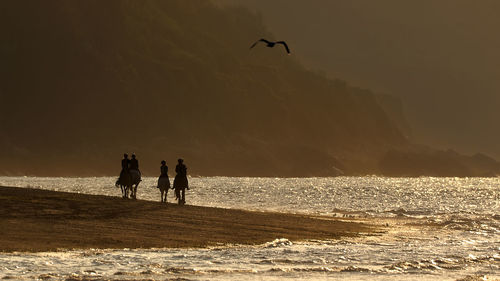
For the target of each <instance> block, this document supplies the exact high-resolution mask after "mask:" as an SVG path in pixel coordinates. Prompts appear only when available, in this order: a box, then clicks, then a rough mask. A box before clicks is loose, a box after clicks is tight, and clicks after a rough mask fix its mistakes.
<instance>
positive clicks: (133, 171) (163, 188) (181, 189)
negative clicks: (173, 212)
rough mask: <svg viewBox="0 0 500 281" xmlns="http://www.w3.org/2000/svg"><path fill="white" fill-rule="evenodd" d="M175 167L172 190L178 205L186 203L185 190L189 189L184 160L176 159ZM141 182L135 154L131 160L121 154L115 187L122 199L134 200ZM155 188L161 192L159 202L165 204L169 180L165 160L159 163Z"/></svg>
mask: <svg viewBox="0 0 500 281" xmlns="http://www.w3.org/2000/svg"><path fill="white" fill-rule="evenodd" d="M177 162H178V163H177V166H176V167H175V173H176V175H175V179H174V184H173V187H172V189H174V190H175V197H176V200H177V201H178V203H179V204H180V205H184V204H185V203H186V189H189V184H188V179H187V167H186V165H184V160H182V159H178V160H177ZM140 182H141V172H140V170H139V161H138V160H137V158H136V156H135V154H132V158H131V159H129V158H128V154H126V153H125V154H123V159H122V170H121V172H120V177H119V178H118V180H117V181H116V186H120V187H121V189H122V197H123V198H128V197H129V192H130V197H131V198H133V199H136V194H137V186H138V185H139V183H140ZM157 188H158V189H159V190H160V192H161V202H165V203H166V202H167V191H168V190H169V189H170V179H169V177H168V166H167V162H165V160H162V161H161V167H160V177H159V178H158V185H157Z"/></svg>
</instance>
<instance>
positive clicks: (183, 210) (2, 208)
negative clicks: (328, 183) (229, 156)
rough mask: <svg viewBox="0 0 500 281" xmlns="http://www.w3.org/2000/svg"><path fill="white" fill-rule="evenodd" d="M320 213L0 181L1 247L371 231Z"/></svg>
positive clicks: (239, 240) (137, 244) (156, 243)
mask: <svg viewBox="0 0 500 281" xmlns="http://www.w3.org/2000/svg"><path fill="white" fill-rule="evenodd" d="M374 231H376V229H375V228H374V227H373V226H369V225H367V224H363V223H357V222H348V221H342V219H334V218H326V217H310V216H305V215H294V214H283V213H272V212H250V211H243V210H234V209H222V208H209V207H199V206H190V205H185V206H178V205H176V204H173V203H168V204H165V203H163V204H162V203H159V202H151V201H142V200H126V199H122V198H119V197H109V196H96V195H83V194H76V193H67V192H54V191H47V190H40V189H28V188H15V187H0V251H4V252H11V251H32V252H38V251H51V250H58V249H85V248H152V247H182V248H186V247H207V246H213V245H222V244H261V243H265V242H269V241H272V240H274V239H277V238H287V239H289V240H292V241H301V240H308V239H338V238H340V237H346V236H350V237H352V236H357V235H359V234H360V233H370V232H374Z"/></svg>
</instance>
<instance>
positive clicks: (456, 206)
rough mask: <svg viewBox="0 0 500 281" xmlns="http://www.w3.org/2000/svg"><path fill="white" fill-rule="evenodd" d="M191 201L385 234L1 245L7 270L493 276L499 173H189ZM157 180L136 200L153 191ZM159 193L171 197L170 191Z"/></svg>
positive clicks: (499, 229) (76, 188)
mask: <svg viewBox="0 0 500 281" xmlns="http://www.w3.org/2000/svg"><path fill="white" fill-rule="evenodd" d="M189 180H190V187H191V190H189V191H187V192H186V201H187V204H190V205H200V206H209V207H222V208H235V209H245V210H254V211H275V212H286V213H300V214H309V215H323V216H330V217H341V218H342V219H344V220H349V219H352V220H356V221H366V222H368V223H372V224H376V225H378V226H379V227H381V228H382V229H383V230H384V232H383V233H379V234H376V235H362V236H361V237H356V238H342V239H340V240H330V241H318V240H312V241H305V242H294V241H289V240H288V239H287V237H277V238H276V240H274V241H269V242H268V243H265V244H262V245H252V246H248V245H220V246H217V247H210V248H205V249H169V248H162V249H118V250H115V249H89V250H71V251H58V252H42V253H23V252H14V253H0V279H15V280H36V279H39V280H66V279H67V280H170V279H173V280H287V279H302V280H467V281H471V280H495V279H500V179H499V178H433V177H420V178H386V177H376V176H366V177H334V178H244V177H241V178H233V177H192V178H190V179H189ZM115 181H116V178H114V177H97V178H43V177H0V185H2V186H17V187H31V188H40V189H48V190H55V191H67V192H76V193H85V194H99V195H110V196H117V197H118V196H121V193H120V189H119V188H116V187H115V186H114V182H115ZM156 181H157V178H153V177H147V178H144V179H143V182H142V183H141V184H140V185H139V189H138V199H143V200H152V201H160V194H159V192H158V190H157V189H156V188H155V186H156ZM168 201H169V202H174V198H173V194H172V192H171V191H170V193H169V196H168Z"/></svg>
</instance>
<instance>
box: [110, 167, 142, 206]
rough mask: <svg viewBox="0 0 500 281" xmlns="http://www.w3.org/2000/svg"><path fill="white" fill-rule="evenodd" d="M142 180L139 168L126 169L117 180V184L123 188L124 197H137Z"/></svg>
mask: <svg viewBox="0 0 500 281" xmlns="http://www.w3.org/2000/svg"><path fill="white" fill-rule="evenodd" d="M140 182H141V173H140V172H139V171H137V170H128V171H124V172H123V173H122V174H121V175H120V178H118V180H117V181H116V184H115V186H116V187H118V186H120V188H121V189H122V198H129V191H130V198H132V199H137V186H138V185H139V183H140Z"/></svg>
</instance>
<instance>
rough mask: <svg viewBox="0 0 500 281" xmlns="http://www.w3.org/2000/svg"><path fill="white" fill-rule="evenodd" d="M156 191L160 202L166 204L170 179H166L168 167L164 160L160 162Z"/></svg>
mask: <svg viewBox="0 0 500 281" xmlns="http://www.w3.org/2000/svg"><path fill="white" fill-rule="evenodd" d="M157 188H158V189H160V193H161V202H162V203H167V191H168V190H169V189H170V179H169V178H168V166H167V162H165V160H162V161H161V167H160V177H159V178H158V186H157Z"/></svg>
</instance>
